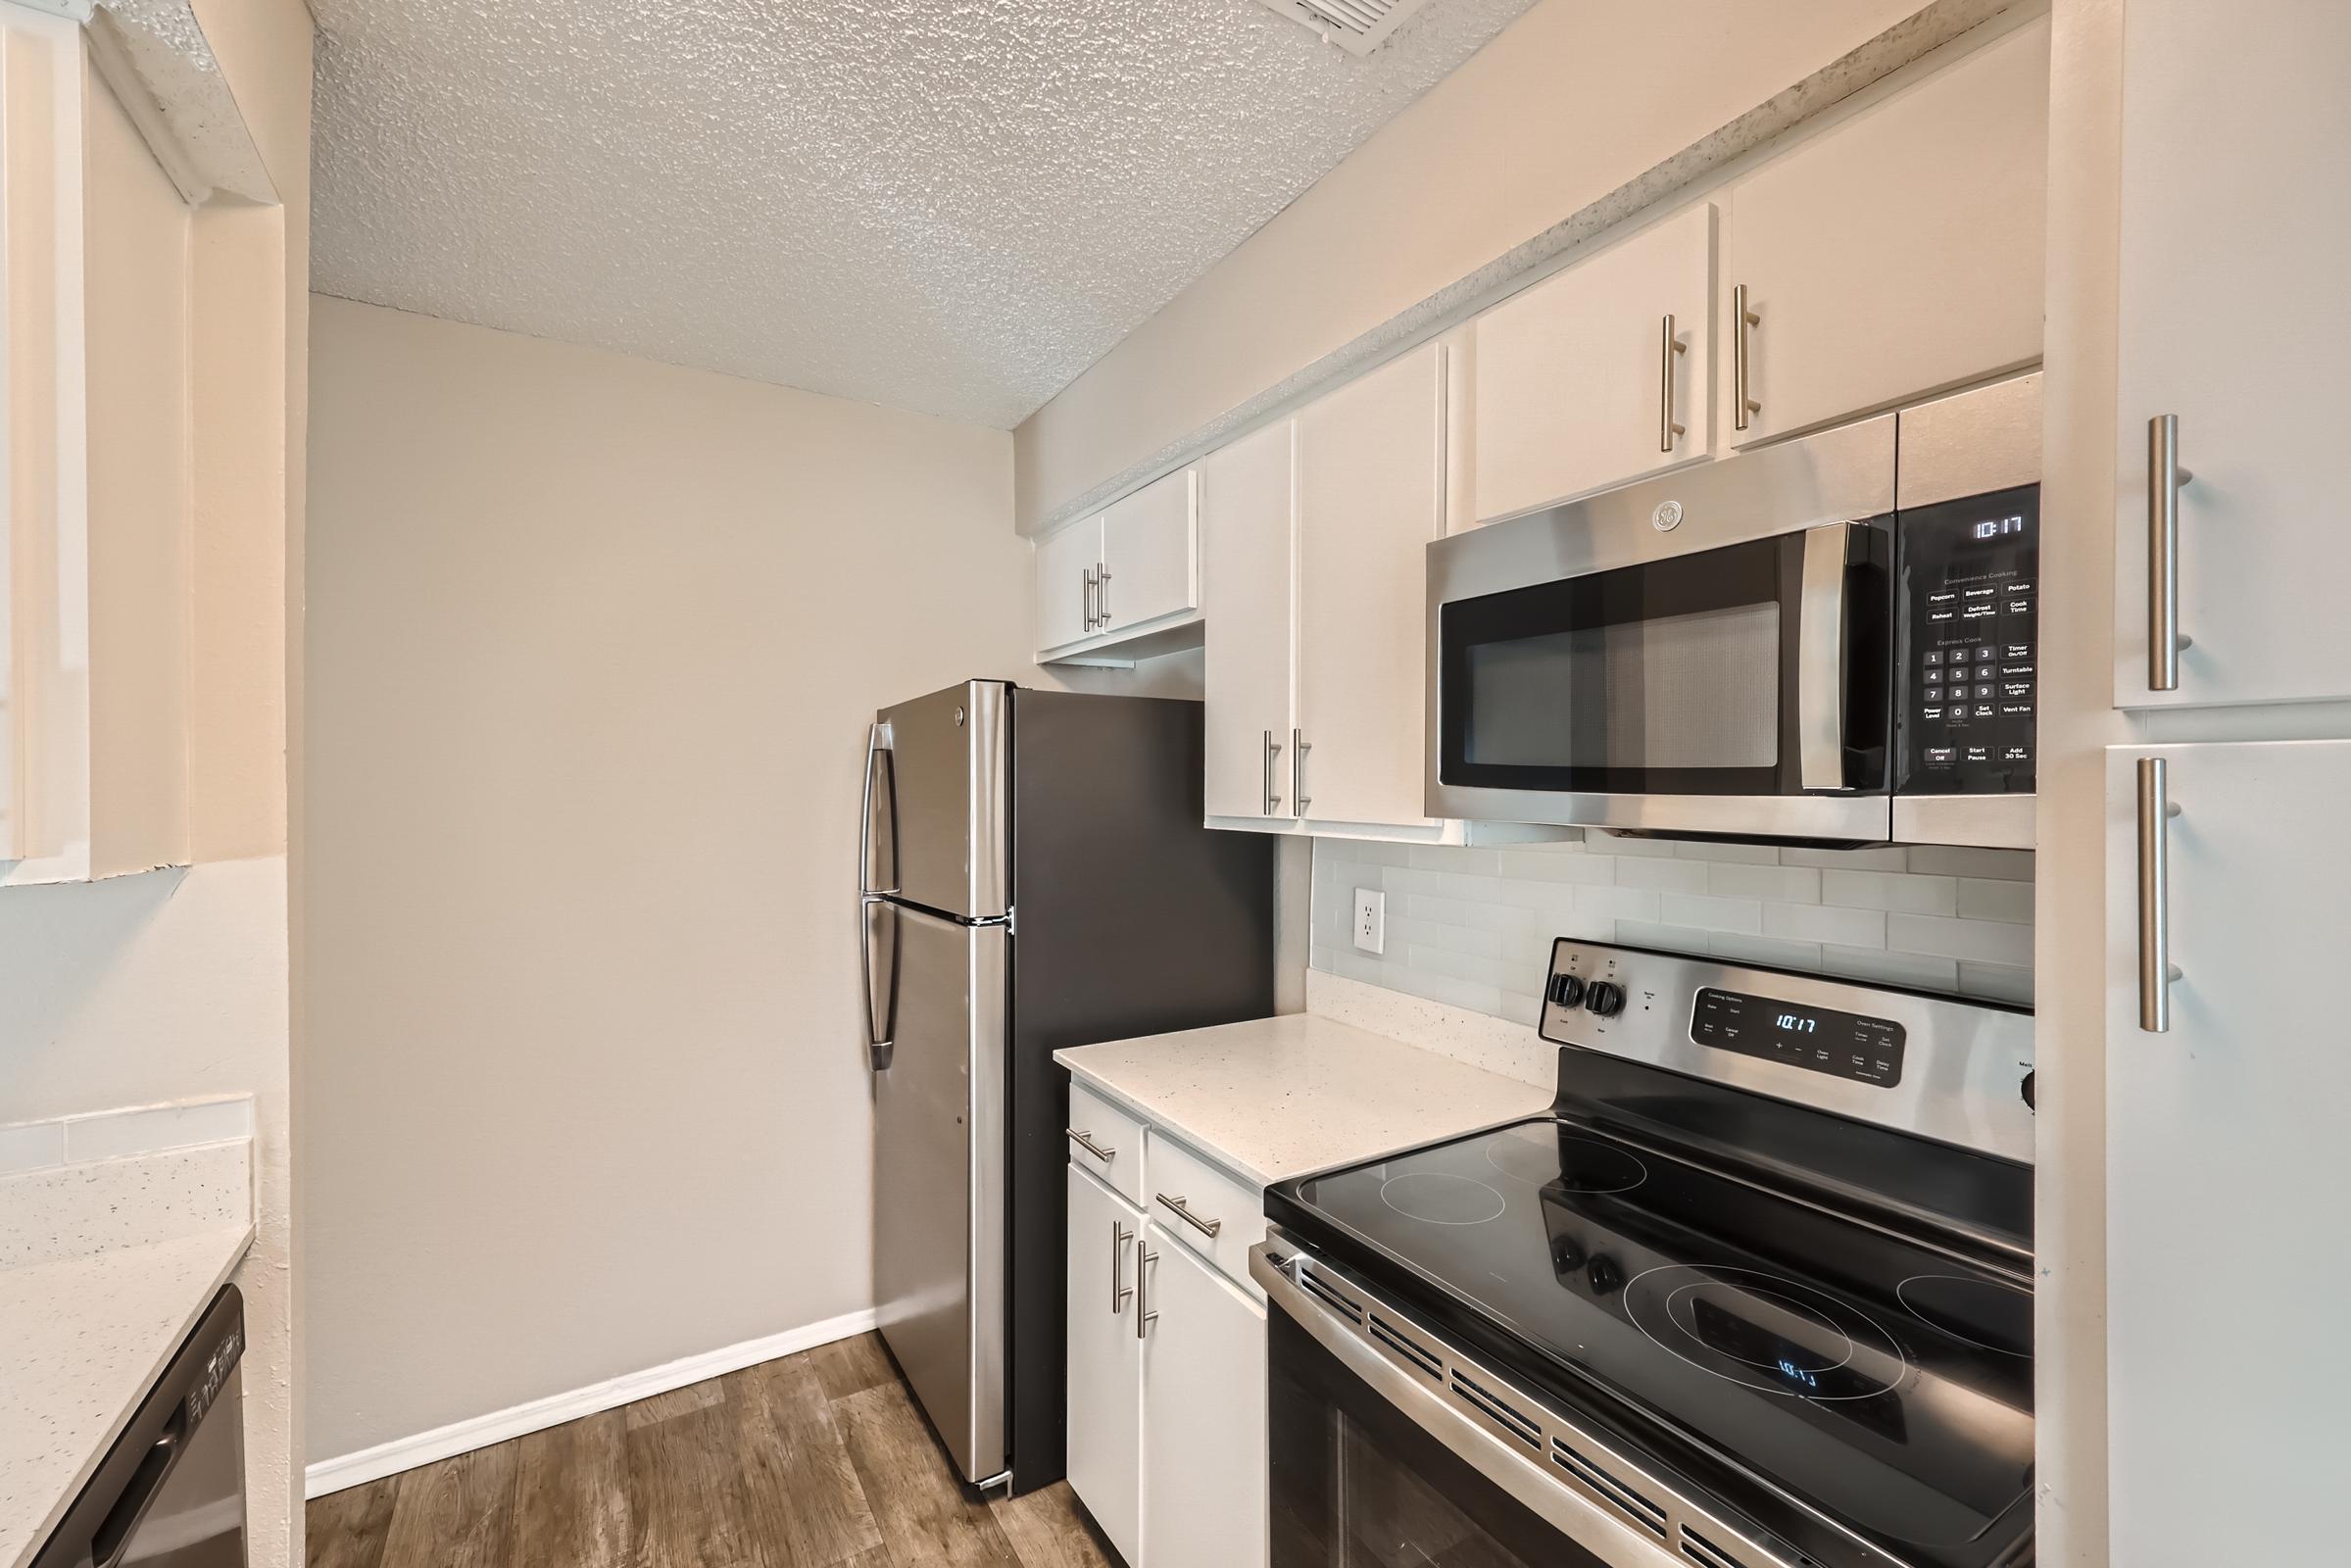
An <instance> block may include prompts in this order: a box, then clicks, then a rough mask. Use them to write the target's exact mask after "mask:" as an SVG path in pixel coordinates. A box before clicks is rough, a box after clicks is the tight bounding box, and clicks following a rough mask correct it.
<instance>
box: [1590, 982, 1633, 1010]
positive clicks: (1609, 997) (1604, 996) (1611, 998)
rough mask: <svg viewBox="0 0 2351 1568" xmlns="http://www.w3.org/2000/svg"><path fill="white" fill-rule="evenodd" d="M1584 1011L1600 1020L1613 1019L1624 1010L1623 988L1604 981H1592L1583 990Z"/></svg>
mask: <svg viewBox="0 0 2351 1568" xmlns="http://www.w3.org/2000/svg"><path fill="white" fill-rule="evenodd" d="M1584 1006H1585V1010H1587V1011H1589V1012H1591V1013H1593V1014H1594V1015H1596V1016H1598V1017H1602V1018H1613V1017H1615V1016H1616V1015H1617V1014H1618V1013H1620V1012H1622V1011H1624V1010H1625V988H1624V987H1623V986H1620V985H1613V984H1611V983H1609V982H1608V981H1606V980H1594V981H1593V982H1592V984H1591V985H1589V986H1586V987H1585V988H1584Z"/></svg>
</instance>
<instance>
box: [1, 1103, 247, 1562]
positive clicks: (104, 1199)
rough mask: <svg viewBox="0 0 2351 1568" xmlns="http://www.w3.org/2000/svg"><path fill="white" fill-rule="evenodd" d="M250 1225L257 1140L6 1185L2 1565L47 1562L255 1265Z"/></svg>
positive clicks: (108, 1162)
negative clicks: (70, 1519) (81, 1499)
mask: <svg viewBox="0 0 2351 1568" xmlns="http://www.w3.org/2000/svg"><path fill="white" fill-rule="evenodd" d="M19 1130H20V1129H0V1132H11V1133H13V1132H17V1131H19ZM0 1142H4V1141H0ZM252 1215H253V1204H252V1149H251V1143H250V1140H246V1139H235V1140H230V1141H226V1142H221V1143H215V1144H210V1145H207V1146H204V1147H201V1148H189V1149H180V1150H172V1151H169V1152H153V1153H139V1154H134V1155H131V1156H128V1157H117V1158H107V1159H99V1160H92V1161H87V1162H76V1163H63V1162H61V1163H58V1164H55V1165H52V1166H48V1167H46V1168H43V1169H39V1170H33V1171H25V1172H18V1173H14V1174H10V1175H7V1176H6V1177H5V1178H0V1565H6V1568H24V1564H25V1563H28V1562H30V1561H31V1560H32V1555H33V1553H34V1552H36V1551H38V1550H39V1549H40V1547H41V1545H42V1544H43V1543H44V1541H45V1540H46V1539H47V1537H48V1535H49V1532H50V1531H51V1530H52V1529H53V1528H54V1527H55V1526H56V1524H57V1521H58V1519H59V1517H60V1516H61V1515H63V1514H64V1512H65V1510H66V1508H67V1507H68V1506H69V1505H70V1504H71V1503H72V1502H73V1498H74V1497H75V1496H77V1495H79V1494H80V1491H81V1488H82V1485H83V1484H84V1483H85V1482H86V1481H88V1479H89V1477H90V1475H91V1473H92V1472H93V1471H95V1470H96V1469H97V1467H98V1463H99V1461H100V1460H102V1459H103V1458H105V1456H106V1452H107V1449H108V1448H109V1447H110V1446H112V1445H113V1443H114V1441H115V1439H116V1438H117V1437H118V1436H120V1435H121V1433H122V1428H123V1427H124V1426H125V1425H126V1424H127V1423H128V1422H129V1420H130V1416H131V1413H132V1411H133V1410H135V1409H136V1408H137V1406H138V1402H139V1400H140V1399H141V1398H142V1397H144V1396H145V1395H146V1393H147V1391H148V1390H149V1389H150V1388H152V1387H153V1386H154V1384H155V1380H156V1379H157V1378H158V1377H160V1376H162V1375H163V1371H164V1368H165V1367H166V1366H167V1365H168V1364H169V1363H170V1361H171V1355H172V1353H173V1352H174V1351H176V1350H177V1349H178V1348H179V1347H180V1344H181V1342H182V1341H184V1340H185V1339H186V1338H187V1337H188V1335H189V1334H190V1333H192V1332H193V1331H194V1330H195V1327H196V1323H197V1320H198V1319H199V1318H200V1317H201V1316H202V1315H203V1312H204V1309H205V1308H206V1307H207V1306H209V1305H211V1304H212V1299H213V1296H214V1294H215V1293H216V1292H218V1291H219V1290H220V1286H221V1285H222V1283H224V1282H225V1281H226V1280H227V1279H228V1277H229V1275H230V1273H231V1272H232V1271H233V1270H234V1269H235V1268H236V1266H237V1263H238V1261H239V1260H240V1259H241V1258H243V1257H244V1255H245V1250H246V1248H247V1247H248V1246H250V1245H251V1243H252V1241H253V1217H252Z"/></svg>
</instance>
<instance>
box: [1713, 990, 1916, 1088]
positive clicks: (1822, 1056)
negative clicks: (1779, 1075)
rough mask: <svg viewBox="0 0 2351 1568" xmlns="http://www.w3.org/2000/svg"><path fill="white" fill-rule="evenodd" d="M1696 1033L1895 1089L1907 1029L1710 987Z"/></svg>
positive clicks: (1749, 1052)
mask: <svg viewBox="0 0 2351 1568" xmlns="http://www.w3.org/2000/svg"><path fill="white" fill-rule="evenodd" d="M1905 1038H1906V1032H1905V1031H1904V1029H1903V1028H1902V1026H1901V1025H1900V1024H1898V1023H1896V1022H1894V1021H1893V1020H1892V1019H1891V1018H1872V1017H1870V1016H1868V1015H1867V1014H1864V1013H1858V1012H1840V1011H1838V1010H1837V1009H1836V1008H1834V1007H1807V1006H1803V1005H1798V1004H1795V1003H1790V1002H1783V1001H1780V1000H1779V999H1778V998H1776V997H1752V996H1748V995H1747V994H1746V993H1745V992H1742V991H1722V990H1718V989H1716V988H1715V987H1713V986H1707V987H1705V988H1703V989H1701V990H1700V991H1699V992H1698V995H1697V1000H1696V1002H1695V1003H1694V1004H1692V1005H1691V1007H1690V1039H1692V1040H1694V1041H1696V1042H1697V1043H1698V1044H1699V1045H1701V1046H1713V1047H1715V1048H1716V1049H1717V1050H1721V1051H1736V1052H1738V1053H1739V1054H1741V1055H1745V1056H1757V1057H1761V1058H1762V1059H1764V1060H1766V1061H1778V1062H1785V1063H1786V1064H1788V1066H1791V1067H1801V1068H1803V1069H1804V1070H1805V1071H1807V1072H1824V1073H1828V1074H1830V1075H1831V1076H1833V1077H1837V1078H1850V1079H1852V1080H1854V1081H1855V1082H1857V1083H1865V1084H1877V1085H1880V1086H1881V1087H1884V1088H1888V1089H1890V1088H1892V1087H1893V1086H1894V1085H1895V1084H1898V1083H1900V1082H1901V1081H1902V1046H1903V1043H1904V1040H1905Z"/></svg>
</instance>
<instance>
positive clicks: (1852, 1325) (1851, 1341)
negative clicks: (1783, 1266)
mask: <svg viewBox="0 0 2351 1568" xmlns="http://www.w3.org/2000/svg"><path fill="white" fill-rule="evenodd" d="M1624 1301H1625V1312H1626V1315H1627V1316H1629V1317H1630V1318H1632V1320H1633V1326H1634V1327H1635V1328H1638V1329H1640V1330H1641V1333H1642V1334H1644V1335H1646V1336H1648V1338H1649V1340H1650V1341H1651V1342H1652V1343H1653V1344H1655V1345H1656V1346H1657V1347H1658V1348H1660V1349H1663V1350H1665V1351H1667V1352H1669V1353H1671V1354H1672V1355H1674V1356H1676V1357H1678V1358H1679V1359H1681V1360H1684V1361H1687V1362H1689V1363H1690V1365H1691V1366H1694V1367H1697V1368H1698V1369H1700V1370H1701V1371H1705V1372H1711V1373H1713V1374H1714V1375H1715V1376H1716V1377H1718V1378H1723V1379H1725V1380H1727V1381H1729V1382H1732V1383H1736V1384H1739V1386H1740V1387H1742V1388H1748V1389H1753V1390H1755V1391H1757V1392H1758V1393H1762V1394H1778V1395H1784V1396H1786V1397H1789V1398H1797V1399H1812V1400H1816V1401H1819V1402H1822V1403H1835V1402H1839V1401H1847V1400H1861V1399H1870V1398H1875V1397H1879V1396H1881V1395H1885V1394H1887V1393H1889V1392H1890V1391H1891V1390H1892V1389H1893V1388H1894V1387H1895V1386H1896V1385H1897V1384H1899V1383H1900V1382H1901V1380H1902V1377H1903V1375H1904V1374H1905V1373H1907V1372H1908V1370H1909V1362H1908V1360H1907V1358H1905V1357H1904V1355H1903V1354H1902V1350H1901V1348H1900V1347H1899V1346H1897V1345H1896V1344H1895V1343H1894V1341H1893V1337H1892V1336H1891V1335H1889V1334H1887V1333H1886V1331H1885V1330H1884V1329H1882V1328H1880V1327H1879V1326H1878V1325H1877V1324H1876V1323H1875V1322H1873V1321H1872V1320H1871V1319H1870V1318H1869V1317H1868V1316H1867V1315H1866V1314H1864V1313H1863V1312H1862V1311H1861V1310H1860V1309H1859V1308H1857V1307H1854V1306H1851V1305H1849V1304H1847V1303H1846V1302H1843V1301H1839V1300H1837V1299H1835V1298H1834V1297H1831V1296H1829V1295H1828V1294H1827V1293H1825V1292H1822V1291H1817V1290H1815V1289H1813V1288H1812V1287H1811V1286H1809V1285H1803V1284H1799V1283H1798V1282H1797V1281H1795V1280H1791V1279H1784V1278H1782V1277H1781V1276H1779V1275H1777V1274H1766V1273H1764V1272H1762V1271H1761V1270H1759V1269H1751V1268H1730V1267H1724V1268H1699V1267H1696V1266H1694V1265H1691V1264H1687V1263H1669V1264H1665V1265H1663V1266H1661V1267H1658V1268H1652V1269H1649V1270H1647V1271H1646V1272H1644V1273H1641V1274H1639V1275H1636V1276H1635V1277H1634V1278H1633V1279H1632V1281H1631V1282H1630V1283H1628V1284H1627V1285H1626V1287H1625V1295H1624Z"/></svg>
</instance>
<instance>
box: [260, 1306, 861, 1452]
mask: <svg viewBox="0 0 2351 1568" xmlns="http://www.w3.org/2000/svg"><path fill="white" fill-rule="evenodd" d="M873 1323H874V1315H873V1308H871V1307H866V1308H864V1309H863V1310H862V1311H857V1312H844V1313H843V1314H842V1315H841V1316H839V1317H833V1318H826V1319H825V1320H824V1321H823V1322H821V1323H810V1324H808V1326H807V1327H806V1328H798V1329H787V1330H785V1331H784V1332H783V1333H781V1334H770V1335H768V1336H767V1337H766V1338H765V1339H762V1340H745V1341H744V1342H743V1343H742V1344H741V1345H729V1346H726V1347H724V1348H721V1349H716V1350H706V1351H704V1352H703V1353H702V1354H700V1355H689V1356H686V1357H685V1358H683V1359H682V1360H677V1361H669V1362H665V1363H663V1364H662V1365H661V1366H654V1367H647V1368H646V1369H645V1370H644V1371H642V1372H627V1373H623V1374H621V1375H620V1376H619V1377H616V1378H607V1379H606V1380H605V1381H604V1382H602V1383H591V1384H589V1385H588V1386H587V1387H586V1388H584V1389H573V1390H572V1391H571V1392H570V1393H568V1394H555V1395H550V1396H548V1397H546V1398H544V1399H532V1400H530V1401H529V1402H528V1403H525V1404H517V1405H514V1406H511V1407H510V1408H508V1409H504V1410H493V1411H491V1412H490V1413H489V1414H488V1415H477V1416H471V1417H468V1418H467V1419H465V1420H464V1421H452V1422H451V1423H450V1424H449V1425H447V1426H445V1427H435V1428H433V1429H432V1430H431V1431H430V1432H419V1433H417V1434H416V1436H415V1437H413V1438H395V1439H393V1440H392V1441H391V1442H389V1443H379V1444H377V1445H376V1446H374V1447H372V1448H362V1449H360V1450H359V1451H358V1452H357V1453H346V1454H344V1455H342V1456H341V1457H340V1458H335V1459H321V1460H319V1461H318V1463H317V1464H314V1465H312V1466H311V1467H310V1468H309V1469H308V1470H306V1471H304V1472H303V1495H304V1496H306V1497H322V1496H324V1495H326V1494H328V1493H330V1492H341V1491H342V1490H343V1489H344V1488H346V1487H357V1486H362V1485H365V1484H366V1483H367V1482H369V1481H380V1480H382V1479H383V1478H384V1477H385V1476H389V1475H397V1474H399V1473H400V1472H401V1471H403V1470H414V1469H416V1467H417V1466H418V1465H423V1464H431V1463H432V1462H433V1461H434V1460H436V1459H446V1458H449V1457H450V1456H452V1455H453V1454H460V1453H466V1452H470V1451H471V1450H472V1449H475V1448H486V1447H488V1446H490V1445H491V1444H493V1443H504V1442H506V1441H507V1440H508V1439H509V1438H518V1437H521V1436H522V1435H523V1434H525V1433H528V1432H537V1431H540V1430H541V1429H543V1428H546V1427H553V1426H561V1425H563V1423H564V1422H566V1421H576V1420H578V1419H579V1418H580V1417H581V1416H584V1415H594V1414H596V1413H597V1412H598V1411H600V1410H610V1409H612V1407H613V1406H614V1405H621V1404H629V1403H633V1402H634V1401H636V1400H638V1399H650V1398H652V1397H654V1396H655V1395H657V1394H666V1393H668V1392H669V1391H670V1390H671V1389H682V1388H684V1387H685V1386H686V1385H687V1384H689V1383H700V1382H702V1381H703V1380H705V1379H706V1378H714V1377H717V1376H719V1375H721V1374H722V1373H727V1372H736V1371H740V1370H742V1369H743V1368H744V1367H747V1366H756V1365H758V1364H759V1362H761V1361H772V1360H775V1359H776V1358H777V1357H779V1356H786V1355H796V1354H798V1353H799V1352H800V1351H802V1350H812V1349H814V1348H816V1347H817V1346H819V1345H830V1344H832V1343H833V1342H834V1341H835V1340H846V1339H848V1338H849V1337H850V1336H852V1335H854V1334H863V1333H865V1332H866V1331H867V1330H869V1329H871V1328H872V1327H873Z"/></svg>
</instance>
